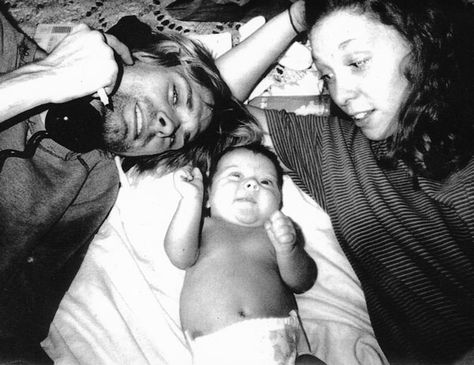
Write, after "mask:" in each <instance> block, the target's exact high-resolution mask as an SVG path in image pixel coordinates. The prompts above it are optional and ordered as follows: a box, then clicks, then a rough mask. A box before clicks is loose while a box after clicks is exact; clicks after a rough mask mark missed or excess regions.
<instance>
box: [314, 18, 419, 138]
mask: <svg viewBox="0 0 474 365" xmlns="http://www.w3.org/2000/svg"><path fill="white" fill-rule="evenodd" d="M310 42H311V46H312V53H313V58H314V61H315V64H316V67H317V68H318V70H319V71H320V73H321V76H322V78H323V79H324V80H325V82H326V85H327V87H328V89H329V92H330V94H331V97H332V99H333V100H334V102H335V103H336V104H337V105H338V106H339V108H341V109H342V110H343V111H344V112H345V113H346V114H347V115H348V116H349V117H351V118H352V120H353V121H354V123H355V124H356V125H357V126H358V127H359V128H360V129H361V130H362V133H364V135H365V136H366V137H367V138H369V139H371V140H382V139H385V138H387V137H389V136H391V135H392V134H393V133H394V132H395V131H396V126H397V121H398V114H399V109H400V106H401V104H402V103H403V101H404V100H405V97H406V95H407V93H408V89H409V85H408V81H407V80H406V78H405V77H404V76H403V73H402V70H403V66H402V65H403V61H404V60H405V58H406V56H407V55H408V53H409V51H410V49H409V47H408V45H407V43H406V41H405V40H404V39H403V38H402V37H401V36H400V34H399V33H398V32H397V31H396V30H395V29H393V28H391V27H388V26H386V25H384V24H381V23H379V22H377V21H375V20H372V19H370V18H369V17H367V16H366V15H360V14H357V13H354V12H352V11H350V10H339V11H335V12H333V13H330V14H329V15H328V16H326V17H324V18H322V19H321V20H320V21H319V22H318V23H316V25H315V26H314V27H313V29H312V30H311V32H310Z"/></svg>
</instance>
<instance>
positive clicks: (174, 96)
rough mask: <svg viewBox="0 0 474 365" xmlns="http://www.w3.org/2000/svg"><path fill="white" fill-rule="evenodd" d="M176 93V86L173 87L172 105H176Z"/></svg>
mask: <svg viewBox="0 0 474 365" xmlns="http://www.w3.org/2000/svg"><path fill="white" fill-rule="evenodd" d="M178 100H179V99H178V92H177V91H176V86H174V85H173V105H176V104H178Z"/></svg>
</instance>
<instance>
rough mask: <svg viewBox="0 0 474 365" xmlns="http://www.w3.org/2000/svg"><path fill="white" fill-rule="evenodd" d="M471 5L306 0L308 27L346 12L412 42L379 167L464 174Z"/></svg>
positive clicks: (473, 65) (472, 142)
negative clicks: (404, 88) (404, 86)
mask: <svg viewBox="0 0 474 365" xmlns="http://www.w3.org/2000/svg"><path fill="white" fill-rule="evenodd" d="M473 8H474V6H472V5H471V4H466V3H463V2H462V1H461V0H318V1H309V0H308V1H306V18H307V19H306V20H307V23H308V25H310V26H313V25H314V24H315V23H316V22H318V20H320V19H321V18H323V17H324V16H326V15H328V14H329V13H331V12H333V11H335V10H341V9H350V10H352V11H354V12H356V13H360V14H364V15H365V16H368V17H370V18H373V19H374V20H377V21H379V22H381V23H383V24H385V25H387V26H390V27H393V28H394V29H396V30H397V31H398V32H399V33H400V34H401V36H402V37H403V38H404V39H405V40H406V41H407V42H408V43H409V44H410V46H411V53H410V58H409V60H408V62H407V63H406V64H405V65H403V67H404V69H403V72H404V75H405V77H406V78H407V80H408V82H409V84H410V85H411V88H410V91H409V94H408V95H407V97H406V100H405V102H404V103H403V105H401V106H400V111H399V112H400V117H399V122H398V127H397V130H396V132H395V134H394V135H393V136H392V137H391V138H390V139H389V140H388V142H389V143H388V154H387V156H386V158H385V161H384V162H385V163H387V162H389V164H390V165H391V166H396V164H397V161H399V160H401V161H403V162H404V163H405V164H406V165H407V167H408V169H409V171H410V172H411V173H412V174H414V175H415V176H423V177H426V178H430V179H434V180H439V181H440V180H443V179H445V178H446V177H447V176H449V175H450V174H451V173H453V172H455V171H458V170H460V169H462V168H463V167H464V166H465V165H466V164H467V163H468V162H469V160H470V159H471V158H472V155H473V148H474V128H473V126H474V123H473V118H474V115H473V112H474V42H472V40H471V38H472V35H473V34H474V10H473Z"/></svg>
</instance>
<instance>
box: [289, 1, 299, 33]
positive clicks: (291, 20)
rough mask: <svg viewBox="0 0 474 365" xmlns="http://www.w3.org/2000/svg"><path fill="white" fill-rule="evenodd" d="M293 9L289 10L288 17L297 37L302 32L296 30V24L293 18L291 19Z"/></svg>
mask: <svg viewBox="0 0 474 365" xmlns="http://www.w3.org/2000/svg"><path fill="white" fill-rule="evenodd" d="M290 9H291V7H290V8H288V17H289V18H290V24H291V27H292V28H293V30H294V31H295V33H296V34H297V35H300V34H301V33H302V32H300V31H299V30H298V29H296V27H295V23H293V18H292V17H291V10H290Z"/></svg>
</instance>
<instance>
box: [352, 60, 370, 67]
mask: <svg viewBox="0 0 474 365" xmlns="http://www.w3.org/2000/svg"><path fill="white" fill-rule="evenodd" d="M368 62H369V59H368V58H364V59H362V60H357V61H354V62H352V63H351V64H350V66H353V67H355V68H361V69H362V68H364V67H366V66H367V63H368Z"/></svg>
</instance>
